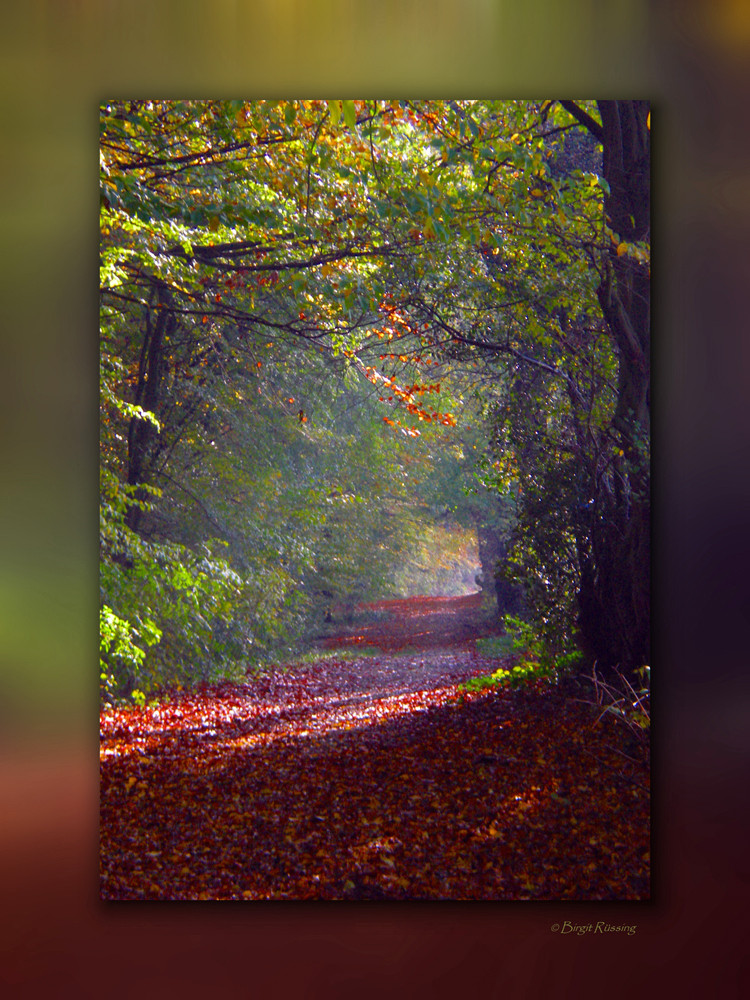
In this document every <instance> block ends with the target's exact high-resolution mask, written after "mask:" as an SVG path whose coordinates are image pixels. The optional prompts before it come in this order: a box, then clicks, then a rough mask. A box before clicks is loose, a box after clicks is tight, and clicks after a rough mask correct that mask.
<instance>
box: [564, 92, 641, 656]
mask: <svg viewBox="0 0 750 1000" xmlns="http://www.w3.org/2000/svg"><path fill="white" fill-rule="evenodd" d="M599 110H600V113H601V117H602V142H603V147H604V177H605V180H606V181H607V183H608V184H609V189H610V193H609V195H607V197H606V199H605V212H606V217H607V224H608V226H609V227H610V229H611V230H612V231H613V232H614V233H615V234H616V235H617V237H619V240H618V245H619V244H622V243H626V244H633V243H638V242H647V241H648V240H649V239H650V148H649V147H650V134H649V129H648V125H647V118H648V113H649V109H648V103H647V102H645V101H600V102H599ZM598 297H599V302H600V305H601V308H602V313H603V315H604V318H605V320H606V323H607V325H608V327H609V330H610V333H611V335H612V338H613V340H614V343H615V345H616V347H617V352H618V357H619V373H618V386H617V403H616V408H615V415H614V419H613V431H614V432H615V435H616V440H617V443H618V445H619V449H620V450H621V452H622V455H621V456H618V457H617V458H616V459H615V461H614V463H613V467H612V469H613V471H612V475H611V477H610V479H609V481H606V482H604V481H603V482H602V484H601V486H600V488H599V491H598V493H597V496H596V498H595V500H596V516H595V518H594V519H593V522H592V528H591V546H590V559H589V560H588V561H587V562H586V564H585V572H582V576H581V591H580V608H581V617H580V627H581V632H582V636H583V639H584V642H585V644H586V645H587V646H588V648H589V649H590V651H591V652H592V654H593V655H594V657H595V658H596V659H597V660H598V662H599V664H600V666H602V667H603V668H605V669H606V668H608V667H615V666H619V667H620V668H622V669H634V668H637V667H639V666H641V665H642V664H644V663H648V662H649V659H650V494H649V491H650V463H649V447H648V442H649V434H650V374H651V364H650V349H651V331H650V274H649V268H648V265H647V264H645V263H642V262H639V261H638V260H636V259H635V258H634V257H632V256H630V255H629V254H628V253H627V252H626V253H620V254H619V255H618V252H617V245H616V244H615V243H612V246H611V249H610V251H609V255H608V260H607V261H606V262H605V268H604V273H603V277H602V281H601V284H600V287H599V289H598Z"/></svg>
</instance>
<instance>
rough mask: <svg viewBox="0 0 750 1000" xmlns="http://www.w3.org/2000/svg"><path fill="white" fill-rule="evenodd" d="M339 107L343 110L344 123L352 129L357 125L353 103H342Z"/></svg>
mask: <svg viewBox="0 0 750 1000" xmlns="http://www.w3.org/2000/svg"><path fill="white" fill-rule="evenodd" d="M341 105H342V107H343V110H344V121H345V122H346V124H347V125H348V126H349V128H354V127H355V126H356V124H357V109H356V108H355V107H354V101H342V102H341Z"/></svg>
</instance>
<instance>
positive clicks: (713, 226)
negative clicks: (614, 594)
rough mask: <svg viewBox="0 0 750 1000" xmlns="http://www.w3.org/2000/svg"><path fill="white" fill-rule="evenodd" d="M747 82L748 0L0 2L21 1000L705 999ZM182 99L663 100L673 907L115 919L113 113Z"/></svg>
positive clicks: (728, 598)
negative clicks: (105, 716)
mask: <svg viewBox="0 0 750 1000" xmlns="http://www.w3.org/2000/svg"><path fill="white" fill-rule="evenodd" d="M748 56H750V8H749V7H748V5H747V4H746V3H744V2H741V0H710V2H709V0H705V2H698V0H679V2H678V0H673V2H663V3H657V2H651V3H646V2H633V3H628V2H625V0H613V2H610V3H608V4H607V5H606V6H605V5H604V4H602V3H597V2H595V0H577V2H569V3H567V4H561V3H555V2H549V0H545V2H542V0H525V2H524V3H523V4H521V3H517V2H512V0H380V2H375V0H348V2H346V0H310V2H302V0H255V2H242V0H210V2H202V3H198V2H196V0H172V2H155V0H25V2H17V3H13V4H9V5H5V7H4V10H3V15H2V32H0V74H2V76H1V78H0V84H1V86H0V136H1V137H2V145H1V147H0V213H1V215H0V241H1V244H0V245H1V247H2V249H1V251H0V315H1V316H2V327H1V328H0V330H1V332H0V458H1V459H2V464H1V465H0V913H2V914H3V918H2V919H3V920H4V922H5V926H3V927H2V928H0V929H1V930H2V938H0V941H1V943H0V959H1V961H0V983H3V982H5V981H6V980H7V981H8V982H9V983H10V984H11V985H14V984H15V985H16V986H18V985H21V984H24V985H26V984H27V983H28V982H32V981H36V982H37V984H38V985H39V986H40V988H41V987H45V988H48V989H49V988H53V989H57V991H58V992H57V995H60V992H59V987H60V984H61V983H62V984H65V985H66V987H67V988H68V992H71V995H73V994H74V993H76V991H77V993H78V995H81V996H87V995H89V990H90V988H91V987H92V985H93V983H94V982H96V981H101V977H102V976H103V975H105V974H106V975H107V976H108V980H107V985H106V987H104V988H103V992H104V993H105V994H106V995H107V996H113V997H114V996H120V995H122V996H130V995H131V993H130V992H129V989H130V987H129V986H128V983H129V982H130V981H131V972H132V971H133V966H134V965H135V966H137V971H138V974H139V977H144V976H145V979H142V982H147V983H148V987H147V988H146V989H145V991H144V989H143V988H142V987H141V986H138V987H137V988H138V990H139V996H141V997H142V996H144V995H145V996H147V997H148V996H151V995H156V994H157V993H159V992H160V993H161V995H167V996H168V995H172V994H173V993H175V992H176V991H177V989H178V988H179V989H180V990H182V989H183V988H184V986H185V985H186V984H187V985H190V984H192V985H193V986H194V987H197V986H202V985H204V984H205V986H206V987H211V988H212V991H216V989H220V990H225V991H227V993H228V995H230V996H233V995H244V993H242V992H241V991H240V992H239V993H238V992H237V985H236V984H237V975H238V972H239V971H240V965H239V964H238V963H240V962H241V968H242V974H243V976H244V977H246V980H245V981H246V985H247V988H248V989H251V988H254V989H257V990H258V995H264V994H265V995H274V996H276V995H278V996H282V995H286V994H287V992H292V990H295V991H296V992H297V993H299V992H300V990H304V989H305V986H306V984H308V983H309V982H310V981H311V980H312V979H313V978H314V979H315V981H316V982H317V984H318V989H319V990H320V992H321V994H322V993H325V994H326V995H328V996H330V995H334V996H335V995H339V994H344V993H347V992H349V991H350V989H354V988H356V989H357V991H358V992H359V993H361V992H362V989H363V987H362V985H361V984H362V982H366V981H369V982H370V984H371V986H372V988H373V990H376V987H377V990H376V992H382V990H383V989H386V990H388V989H392V988H394V985H395V984H398V987H399V989H400V990H401V991H402V993H403V995H417V992H416V991H417V990H418V987H417V986H414V987H413V988H411V989H410V988H409V987H408V985H407V984H408V983H409V982H410V981H413V982H414V983H419V984H421V986H422V987H423V988H424V992H425V993H429V992H430V990H429V984H430V982H431V981H432V979H433V978H435V979H438V978H439V979H440V980H441V982H442V983H443V984H444V986H445V987H446V988H448V989H451V990H452V991H453V992H454V993H458V992H459V991H460V993H462V994H466V995H473V991H474V990H476V991H478V990H479V989H480V988H482V989H485V988H487V987H488V986H489V987H491V988H492V989H493V990H497V991H500V990H504V989H505V988H511V989H512V988H513V986H514V984H522V983H523V984H524V985H526V986H527V987H528V986H529V984H531V986H530V989H531V991H532V993H533V992H534V986H537V987H539V988H540V989H543V990H545V991H546V993H547V995H553V993H556V992H557V991H556V990H554V989H553V985H552V984H553V983H554V982H555V981H558V980H560V979H562V980H564V981H565V982H566V983H567V982H569V983H578V977H579V973H580V971H581V969H582V968H583V963H584V962H585V963H587V965H588V967H589V969H590V970H592V971H593V969H594V968H598V967H599V965H600V964H601V966H602V968H604V967H609V969H610V972H611V971H612V962H613V961H615V956H616V955H617V956H619V957H618V958H617V977H616V978H617V983H616V984H615V986H614V987H612V984H611V983H610V984H609V985H608V987H607V990H608V992H609V993H610V994H611V995H613V996H615V995H624V992H625V990H628V991H629V992H630V991H632V990H633V989H635V988H636V987H638V986H640V985H641V983H642V980H643V974H644V966H643V960H644V956H647V955H648V954H650V953H651V952H652V951H654V950H658V952H659V954H660V956H661V958H662V959H663V963H662V964H660V965H659V964H654V965H653V966H652V965H651V962H650V961H648V960H647V969H648V981H649V986H650V989H651V990H654V991H655V990H657V989H659V988H660V987H661V986H663V985H664V983H666V981H667V979H668V980H669V983H670V986H672V987H673V986H674V985H675V977H676V976H678V977H679V970H678V968H677V967H676V965H675V964H674V961H673V959H672V956H674V955H675V954H676V953H677V951H678V950H679V951H680V952H682V953H683V954H684V955H687V956H688V957H689V961H687V962H685V961H683V960H681V969H682V973H683V974H684V975H686V976H687V977H688V978H689V980H690V982H691V984H692V991H693V995H696V991H698V992H700V990H699V984H700V983H701V981H702V979H705V982H706V983H708V982H709V981H711V976H714V978H716V976H717V972H716V970H717V969H719V970H721V969H724V970H725V971H729V972H731V971H732V970H733V969H734V968H737V966H738V962H739V957H740V955H741V954H742V953H743V949H744V947H745V942H744V937H742V927H741V919H740V918H741V914H742V908H743V907H744V904H745V900H744V894H745V887H744V886H743V875H744V881H745V885H746V881H747V874H748V861H747V852H746V850H745V849H744V844H745V842H746V839H747V827H748V823H747V821H748V814H749V813H750V805H749V804H748V801H747V792H746V787H747V780H746V779H747V776H748V773H747V772H748V757H749V748H748V729H749V727H748V723H749V722H750V713H749V712H748V692H749V689H750V681H749V680H748V672H747V663H748V659H749V657H748V641H749V640H748V634H747V633H748V628H747V625H748V622H749V621H750V602H748V587H747V585H746V577H747V574H748V561H749V559H748V557H750V532H749V531H748V527H749V526H750V524H749V522H750V419H749V414H750V403H748V399H750V330H749V329H748V327H749V326H750V323H749V322H748V315H747V312H748V310H747V306H746V303H745V301H744V294H745V291H746V289H747V287H748V285H749V284H750V253H749V252H748V222H749V221H750V156H749V153H750V148H749V147H750V130H749V129H748V128H747V108H746V105H745V103H744V97H743V95H744V92H745V91H746V89H747V82H748V81H747V79H746V73H745V72H744V69H743V67H745V66H747V64H748ZM168 96H173V97H221V96H227V97H283V96H289V97H345V98H346V97H362V96H383V97H389V96H405V97H415V96H431V97H446V98H451V97H458V96H461V97H472V96H477V97H479V96H498V97H526V98H528V97H548V96H549V97H555V96H559V97H571V96H572V97H581V98H589V97H591V98H593V97H650V98H651V99H652V100H653V104H654V110H653V114H652V135H653V137H654V142H653V147H654V180H655V197H654V205H655V218H654V240H653V244H654V252H653V256H654V267H653V278H654V283H655V291H656V294H655V296H654V301H655V304H656V308H655V317H654V320H655V336H654V344H655V351H654V353H655V371H656V378H655V385H654V391H653V400H654V407H653V409H654V428H655V434H654V437H655V446H654V455H655V458H654V484H655V517H654V549H655V561H654V584H655V588H654V589H655V597H654V638H655V643H654V645H655V649H656V658H655V662H654V671H653V674H654V685H655V696H654V697H655V707H654V719H655V737H656V739H655V742H656V752H655V759H656V778H657V781H656V783H655V784H656V793H655V818H654V829H655V838H654V859H655V872H656V879H655V900H656V901H655V903H654V904H651V905H647V906H645V907H644V906H640V907H638V908H636V907H634V906H633V905H632V904H631V905H630V906H622V905H620V906H619V907H618V906H615V905H611V906H606V907H604V909H602V907H601V906H600V907H596V906H578V907H575V908H571V907H567V908H566V907H552V906H550V907H539V906H534V907H528V906H525V907H523V908H522V910H519V909H518V907H517V906H516V907H515V908H514V907H503V906H496V907H489V908H488V907H482V908H478V907H476V906H473V907H468V908H467V907H457V906H447V907H446V906H430V907H424V906H418V905H414V906H407V907H404V906H403V904H402V906H401V908H399V907H397V906H388V907H386V908H383V909H379V910H373V908H372V907H371V908H370V909H361V910H356V911H354V910H352V909H351V905H349V904H347V905H348V906H349V908H348V909H347V911H346V915H342V912H341V911H337V910H332V909H331V908H330V906H329V907H327V908H326V907H320V906H318V907H317V908H315V909H314V911H313V910H312V909H311V908H310V907H307V908H304V907H295V906H291V907H287V908H286V909H285V910H284V911H283V912H282V911H280V910H279V908H278V907H274V906H271V905H270V904H269V905H268V906H264V907H263V908H262V909H260V908H258V906H257V904H254V907H255V908H253V907H251V908H250V909H247V907H246V908H244V909H243V910H242V912H240V911H238V910H236V909H231V908H228V907H227V906H226V905H219V904H214V905H213V906H211V905H210V904H204V905H203V908H202V909H198V910H196V909H195V907H194V906H186V905H185V904H182V905H175V906H164V905H160V906H159V905H146V904H144V905H142V906H140V907H133V906H132V905H131V906H130V907H129V908H128V907H127V906H124V905H123V906H117V905H113V904H108V905H107V906H106V907H104V906H102V904H100V903H98V890H97V856H96V854H97V843H96V838H97V794H98V790H97V763H98V762H97V709H98V705H97V694H98V687H97V680H96V677H97V670H96V664H97V608H98V588H97V525H98V522H97V499H98V490H97V409H98V403H97V350H98V345H97V316H96V308H97V287H98V285H97V229H98V227H97V209H98V191H97V166H98V164H97V106H98V103H99V101H100V100H105V99H107V98H109V97H168ZM572 911H575V912H573V914H572V917H571V912H572ZM589 911H590V912H589ZM594 911H596V912H594ZM624 911H627V915H626V916H624V915H623V912H624ZM555 914H558V915H559V916H560V918H561V919H576V920H579V921H585V920H587V919H594V920H595V919H612V920H616V921H619V922H622V921H623V920H624V919H627V920H629V921H630V922H636V923H637V924H638V934H637V935H636V936H635V937H633V938H627V939H626V941H627V944H626V943H625V941H621V940H620V939H619V938H618V939H617V940H614V939H611V940H608V941H604V942H602V941H599V940H597V941H593V940H592V939H590V938H586V937H583V938H577V939H576V940H575V941H572V940H571V939H570V938H566V939H562V938H561V937H560V936H559V935H554V934H551V933H550V931H549V926H550V924H551V923H552V922H553V919H554V916H555ZM277 925H278V926H277ZM198 942H200V949H198V948H197V944H198ZM292 942H294V950H295V953H296V955H297V957H298V961H295V962H294V963H290V962H289V961H288V957H287V956H288V949H289V946H290V944H291V943H292ZM506 949H507V952H506ZM505 955H507V956H512V957H507V958H504V957H502V956H505ZM186 956H189V957H190V961H189V962H186V961H185V959H186ZM639 956H640V957H639ZM592 963H593V964H592ZM733 963H734V964H733ZM374 968H377V969H378V970H379V972H378V973H377V974H373V972H372V970H373V969H374ZM718 975H719V976H720V975H721V973H718ZM53 984H54V985H53ZM134 988H136V985H135V982H134ZM620 988H621V989H622V991H623V993H622V994H620V993H618V992H616V991H617V990H618V989H620ZM613 989H614V992H613ZM364 992H365V994H367V988H366V987H365V988H364ZM14 995H18V993H16V994H14ZM248 995H249V994H248ZM305 995H317V993H315V994H311V993H307V994H305ZM367 995H369V994H367ZM492 995H493V996H494V995H497V994H496V993H495V992H493V993H492Z"/></svg>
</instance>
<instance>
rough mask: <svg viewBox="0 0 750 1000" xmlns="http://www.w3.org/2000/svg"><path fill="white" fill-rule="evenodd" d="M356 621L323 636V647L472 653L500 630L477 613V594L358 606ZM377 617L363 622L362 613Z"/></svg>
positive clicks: (485, 616) (486, 617)
mask: <svg viewBox="0 0 750 1000" xmlns="http://www.w3.org/2000/svg"><path fill="white" fill-rule="evenodd" d="M357 615H358V616H360V617H362V618H363V621H362V623H361V624H355V625H352V626H348V627H342V628H341V629H340V630H339V631H338V632H337V634H335V635H332V636H327V637H326V638H325V639H324V640H322V646H323V648H324V649H338V648H341V647H351V646H354V647H356V646H357V645H368V646H377V647H379V648H380V649H382V650H383V652H386V653H394V652H399V651H401V650H403V649H405V648H408V649H414V650H428V649H429V650H437V649H451V650H455V649H457V648H459V649H463V650H466V651H475V649H476V640H477V639H479V638H481V637H483V636H488V635H498V634H500V632H501V631H502V630H501V628H500V626H499V624H498V623H497V622H491V621H490V620H488V616H487V614H486V613H485V612H483V611H482V595H481V594H468V595H466V596H465V597H409V598H403V599H399V600H389V601H376V602H372V603H369V604H361V605H359V607H358V608H357ZM368 615H369V616H377V619H376V620H374V621H372V620H370V621H368V620H367V617H368Z"/></svg>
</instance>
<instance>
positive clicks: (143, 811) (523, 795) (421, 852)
mask: <svg viewBox="0 0 750 1000" xmlns="http://www.w3.org/2000/svg"><path fill="white" fill-rule="evenodd" d="M428 636H429V630H428ZM496 668H497V661H495V660H492V661H485V660H483V659H482V658H481V657H478V656H477V655H476V653H475V651H474V650H473V649H472V648H471V646H470V644H468V645H466V646H465V648H463V649H461V648H454V649H445V648H438V647H433V648H425V649H424V650H422V651H421V652H417V653H414V652H411V653H401V654H400V655H394V654H386V653H383V654H382V655H380V656H374V657H366V658H362V659H359V660H354V661H352V660H344V659H343V658H341V657H336V656H335V655H334V654H332V656H331V658H330V659H328V660H325V661H323V662H322V663H316V664H314V665H308V666H299V667H295V668H291V669H289V670H288V671H286V672H278V673H276V674H274V675H273V676H271V677H265V678H258V679H256V680H253V681H249V682H248V683H247V684H243V685H229V684H226V685H221V686H217V687H213V688H206V689H205V690H203V691H201V692H196V693H194V694H191V695H184V694H183V695H180V696H175V697H174V699H173V700H171V701H170V702H168V703H164V704H161V705H159V706H158V707H154V708H131V709H127V710H125V709H108V710H106V711H104V712H103V713H102V717H101V750H102V771H101V893H102V896H103V897H104V898H107V899H216V900H224V899H239V900H243V899H244V900H264V899H372V900H376V899H380V900H387V899H391V900H393V899H609V900H614V899H642V898H648V892H649V889H648V886H649V867H648V866H649V854H648V851H649V796H648V763H647V761H646V760H641V761H638V762H636V761H635V760H629V759H627V758H625V757H623V750H624V746H625V742H624V741H625V740H626V734H625V733H624V731H623V730H621V729H620V728H618V727H617V726H616V724H615V723H614V722H610V720H607V719H605V720H602V722H600V723H599V724H598V725H597V726H594V725H593V722H594V719H595V715H592V712H591V710H590V709H589V708H588V707H587V706H586V705H584V704H581V703H579V702H575V701H573V700H571V699H570V698H566V697H565V696H564V694H563V693H562V692H561V690H560V689H557V688H553V687H542V686H540V687H538V688H537V689H521V690H518V691H515V692H509V691H503V692H502V693H498V692H486V691H485V692H478V693H476V694H471V695H469V696H468V697H467V696H466V695H465V694H464V695H462V696H461V697H459V689H458V685H459V684H460V683H461V682H462V681H465V680H466V679H468V678H470V677H472V676H477V675H478V674H482V673H487V672H492V670H494V669H496Z"/></svg>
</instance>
